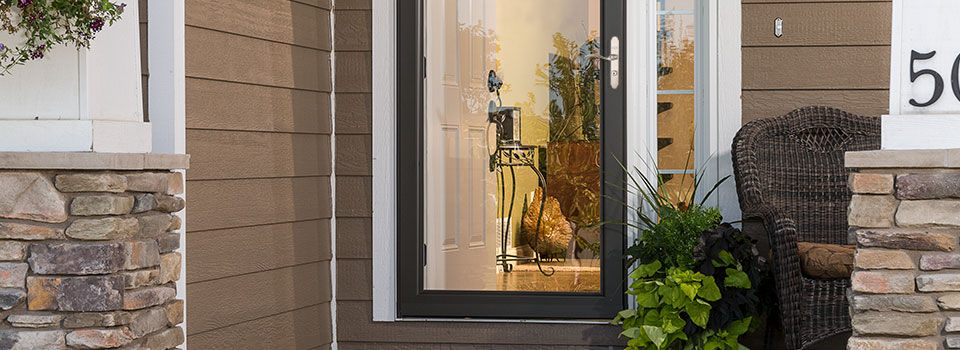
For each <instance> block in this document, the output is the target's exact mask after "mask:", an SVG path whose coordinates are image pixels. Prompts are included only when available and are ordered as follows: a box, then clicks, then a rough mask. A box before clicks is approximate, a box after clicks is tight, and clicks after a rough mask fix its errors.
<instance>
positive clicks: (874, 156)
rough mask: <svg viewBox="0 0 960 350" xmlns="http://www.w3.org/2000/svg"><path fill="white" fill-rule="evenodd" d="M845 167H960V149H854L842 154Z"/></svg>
mask: <svg viewBox="0 0 960 350" xmlns="http://www.w3.org/2000/svg"><path fill="white" fill-rule="evenodd" d="M844 165H845V166H846V167H847V168H862V169H870V168H960V149H914V150H879V151H856V152H847V153H845V154H844Z"/></svg>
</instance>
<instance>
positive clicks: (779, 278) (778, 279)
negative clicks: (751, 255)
mask: <svg viewBox="0 0 960 350" xmlns="http://www.w3.org/2000/svg"><path fill="white" fill-rule="evenodd" d="M756 209H757V212H756V215H757V217H759V218H761V219H762V220H763V224H764V227H765V229H766V231H767V237H768V238H769V239H770V251H771V253H772V254H773V262H772V265H773V266H772V267H773V272H774V283H775V285H776V291H777V296H778V299H779V300H780V315H781V318H782V323H783V328H784V333H785V334H791V335H792V334H797V333H796V332H797V331H798V330H799V328H800V318H801V315H800V313H801V312H802V311H801V310H803V308H802V305H801V303H802V301H801V300H802V292H803V291H802V289H803V280H802V272H801V270H800V252H799V250H798V249H797V225H796V224H795V223H794V221H793V220H792V219H790V218H787V217H786V216H784V215H781V214H780V213H779V212H777V211H776V210H774V209H773V208H770V207H762V206H761V207H756ZM786 341H787V348H788V349H794V348H800V347H801V344H800V341H801V340H800V339H797V338H796V337H792V336H791V337H786Z"/></svg>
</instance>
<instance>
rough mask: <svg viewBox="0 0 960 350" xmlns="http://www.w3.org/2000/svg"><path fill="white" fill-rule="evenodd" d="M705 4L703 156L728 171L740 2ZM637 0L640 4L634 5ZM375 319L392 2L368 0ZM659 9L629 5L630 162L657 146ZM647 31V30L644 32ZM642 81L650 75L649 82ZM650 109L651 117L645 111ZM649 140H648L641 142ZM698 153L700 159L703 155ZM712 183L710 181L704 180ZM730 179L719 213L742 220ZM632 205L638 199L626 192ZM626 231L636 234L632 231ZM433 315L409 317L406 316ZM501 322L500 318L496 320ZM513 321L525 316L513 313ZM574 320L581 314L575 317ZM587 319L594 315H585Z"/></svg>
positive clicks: (390, 183)
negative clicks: (706, 137)
mask: <svg viewBox="0 0 960 350" xmlns="http://www.w3.org/2000/svg"><path fill="white" fill-rule="evenodd" d="M698 1H701V3H702V4H704V7H703V9H704V10H705V12H704V13H703V14H704V15H705V16H706V18H705V21H704V22H701V23H705V24H706V25H708V26H709V28H710V31H709V37H708V40H709V45H706V46H707V49H708V50H709V59H708V60H706V61H707V62H705V63H706V65H705V66H704V67H702V68H700V69H702V71H703V72H705V73H706V75H707V77H708V80H707V81H706V82H704V84H705V85H704V86H705V89H704V90H705V91H707V92H708V93H707V94H706V96H705V98H706V100H705V103H703V105H704V106H705V108H704V110H702V111H699V110H698V111H699V112H700V113H703V114H704V116H705V118H704V120H705V121H707V122H706V123H703V124H706V125H705V129H704V131H706V132H709V133H710V135H711V137H710V138H709V142H707V143H706V144H705V146H704V147H705V148H706V149H702V150H703V151H705V152H706V156H710V155H713V156H714V157H713V158H712V159H711V161H710V163H709V164H713V166H711V167H710V168H712V169H713V171H712V173H713V174H712V177H713V178H714V179H716V178H717V176H718V175H717V174H718V173H719V174H732V172H733V170H732V164H731V163H730V162H731V158H730V147H731V143H732V141H733V137H734V135H735V134H736V132H737V130H739V129H740V124H741V117H740V116H741V103H740V96H741V77H740V73H741V66H740V65H741V62H740V40H741V39H740V31H741V28H740V26H741V8H740V3H739V2H735V1H723V2H712V1H709V0H698ZM637 4H643V5H640V6H635V5H637ZM372 6H373V75H372V76H373V77H376V81H375V82H374V83H373V125H372V129H373V232H372V234H373V237H372V239H373V242H372V245H373V247H372V248H373V320H374V321H385V322H393V321H397V320H398V319H397V280H396V274H397V265H396V261H397V255H396V203H397V201H396V153H395V144H396V138H395V137H396V125H395V123H394V122H395V116H396V101H395V96H396V60H395V55H396V44H395V35H396V8H395V6H396V4H395V3H394V2H392V1H389V0H374V1H373V4H372ZM655 15H656V8H655V3H654V2H652V1H647V2H629V3H628V4H627V38H626V40H627V45H626V46H627V50H628V55H627V56H626V57H627V61H626V62H625V64H626V65H627V66H626V67H627V77H626V82H627V87H626V88H627V94H628V97H627V102H626V104H627V106H626V107H627V108H626V110H627V130H628V137H627V140H626V142H627V152H628V155H627V166H628V167H632V166H634V165H636V166H637V167H639V168H644V167H645V165H644V164H645V163H644V160H643V159H642V157H643V156H644V155H645V153H646V151H644V150H648V149H656V145H657V134H656V105H657V96H656V93H657V91H656V89H655V88H651V87H654V86H655V82H656V61H655V57H656V37H655V35H654V34H653V33H656V29H657V28H656V21H655V20H654V18H655V17H654V16H655ZM644 33H649V35H645V34H644ZM646 82H654V83H653V84H648V83H646ZM647 116H653V117H647ZM644 145H646V146H644ZM706 158H707V157H703V158H702V159H706ZM708 183H709V181H708ZM736 196H737V194H736V189H735V186H734V184H733V180H732V179H731V180H728V181H727V183H725V184H724V186H722V187H721V188H720V189H719V191H718V193H717V197H716V199H715V200H716V202H715V203H714V204H715V205H719V206H720V208H721V212H722V213H723V214H724V219H725V220H727V221H735V220H739V219H740V210H739V205H738V201H737V199H736V198H737V197H736ZM628 201H630V202H631V203H632V204H634V203H637V199H636V198H628ZM631 235H632V236H633V237H635V235H636V232H632V233H631ZM412 320H418V321H430V319H406V320H405V321H412ZM497 321H498V322H499V321H501V320H497ZM510 322H519V323H523V322H528V321H527V320H510ZM570 322H573V323H577V322H580V321H576V320H572V321H570ZM583 322H584V323H588V324H589V323H591V321H583Z"/></svg>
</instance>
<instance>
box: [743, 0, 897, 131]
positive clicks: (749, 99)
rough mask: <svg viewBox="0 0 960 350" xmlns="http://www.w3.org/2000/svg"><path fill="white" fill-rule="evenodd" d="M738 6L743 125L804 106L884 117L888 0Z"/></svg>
mask: <svg viewBox="0 0 960 350" xmlns="http://www.w3.org/2000/svg"><path fill="white" fill-rule="evenodd" d="M742 6H743V27H742V35H743V37H742V39H743V40H742V45H743V51H742V55H743V56H742V57H743V58H742V60H743V65H742V72H743V120H742V121H743V123H746V122H748V121H750V120H753V119H757V118H763V117H771V116H776V115H781V114H785V113H787V112H789V111H791V110H793V109H795V108H798V107H803V106H808V105H826V106H832V107H837V108H840V109H843V110H846V111H848V112H851V113H856V114H862V115H880V114H885V113H887V109H888V101H889V97H888V89H889V80H890V68H889V66H890V23H891V17H890V16H891V13H890V12H891V3H890V2H889V1H826V0H800V1H797V0H793V1H782V0H743V1H742ZM778 17H779V18H782V19H783V36H781V37H779V38H778V37H776V36H775V35H774V20H775V19H776V18H778Z"/></svg>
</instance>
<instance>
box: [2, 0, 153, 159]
mask: <svg viewBox="0 0 960 350" xmlns="http://www.w3.org/2000/svg"><path fill="white" fill-rule="evenodd" d="M164 1H166V0H164ZM138 5H139V1H138V0H0V96H2V99H3V108H0V151H32V152H89V151H94V152H149V150H150V145H151V142H150V136H151V131H150V125H149V124H148V123H145V121H144V111H143V92H142V91H143V83H144V81H143V76H142V74H143V73H144V72H143V71H142V70H141V67H140V50H141V45H140V23H139V19H140V18H139V8H138Z"/></svg>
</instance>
